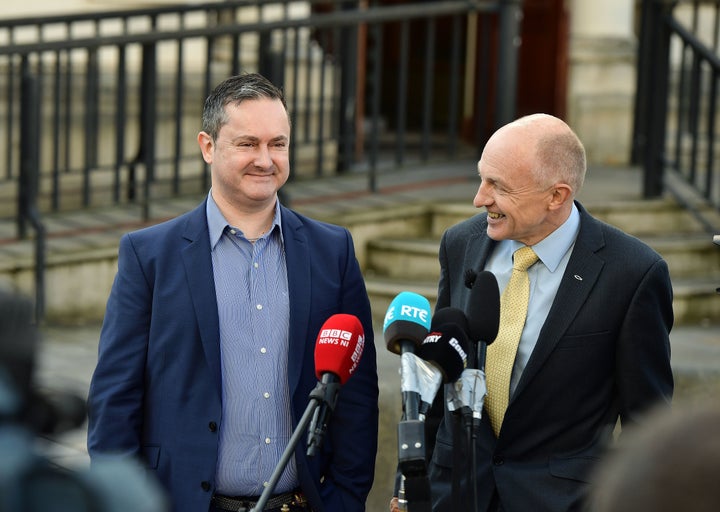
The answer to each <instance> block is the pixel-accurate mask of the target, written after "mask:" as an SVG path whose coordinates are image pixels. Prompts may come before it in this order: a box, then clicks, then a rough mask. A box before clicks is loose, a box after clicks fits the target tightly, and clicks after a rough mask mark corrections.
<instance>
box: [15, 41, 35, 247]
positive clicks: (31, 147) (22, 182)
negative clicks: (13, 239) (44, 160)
mask: <svg viewBox="0 0 720 512" xmlns="http://www.w3.org/2000/svg"><path fill="white" fill-rule="evenodd" d="M20 66H21V72H20V73H21V84H22V85H21V87H20V176H19V180H18V189H19V190H18V216H17V234H18V238H20V239H25V238H27V221H28V220H29V219H30V209H31V208H32V206H33V204H34V203H35V201H36V200H37V193H38V166H39V163H40V155H39V147H40V146H39V144H38V141H39V140H40V93H39V86H38V80H37V77H35V76H33V74H32V72H31V70H30V61H29V57H28V56H27V55H23V57H22V63H21V65H20Z"/></svg>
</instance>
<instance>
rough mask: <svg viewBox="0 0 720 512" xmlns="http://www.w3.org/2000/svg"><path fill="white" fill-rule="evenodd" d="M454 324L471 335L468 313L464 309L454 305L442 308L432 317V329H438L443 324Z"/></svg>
mask: <svg viewBox="0 0 720 512" xmlns="http://www.w3.org/2000/svg"><path fill="white" fill-rule="evenodd" d="M444 324H454V325H457V326H458V327H459V328H460V329H462V330H463V331H464V332H465V335H466V336H469V333H470V325H469V324H468V319H467V315H465V312H464V311H463V310H462V309H459V308H454V307H451V306H450V307H446V308H440V309H438V310H437V311H435V314H434V315H433V317H432V324H431V327H430V329H431V330H433V331H437V330H438V329H439V328H440V326H441V325H444Z"/></svg>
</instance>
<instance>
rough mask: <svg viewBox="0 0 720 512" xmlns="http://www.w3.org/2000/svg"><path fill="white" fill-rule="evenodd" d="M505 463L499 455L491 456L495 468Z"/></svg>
mask: <svg viewBox="0 0 720 512" xmlns="http://www.w3.org/2000/svg"><path fill="white" fill-rule="evenodd" d="M504 463H505V459H503V458H502V457H501V456H500V455H493V464H495V465H496V466H502V465H503V464H504Z"/></svg>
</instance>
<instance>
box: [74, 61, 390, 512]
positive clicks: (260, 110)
mask: <svg viewBox="0 0 720 512" xmlns="http://www.w3.org/2000/svg"><path fill="white" fill-rule="evenodd" d="M202 121H203V128H202V131H201V132H200V133H199V135H198V143H199V145H200V149H201V151H202V156H203V159H204V160H205V162H207V164H208V165H209V166H210V172H211V189H210V192H209V194H208V196H207V199H206V200H205V201H203V203H202V204H201V205H199V206H198V207H197V208H196V209H195V210H193V211H191V212H189V213H186V214H184V215H182V216H180V217H178V218H176V219H173V220H170V221H168V222H165V223H162V224H159V225H156V226H153V227H149V228H146V229H143V230H140V231H137V232H134V233H129V234H126V235H125V236H123V237H122V239H121V241H120V248H119V258H118V272H117V275H116V278H115V282H114V284H113V287H112V291H111V293H110V297H109V299H108V303H107V311H106V314H105V320H104V323H103V328H102V332H101V336H100V346H99V358H98V363H97V367H96V369H95V373H94V375H93V379H92V383H91V387H90V394H89V401H88V408H89V425H88V429H89V430H88V451H89V453H90V456H91V457H92V458H97V457H103V456H109V455H127V456H137V457H140V458H141V459H142V460H144V462H145V463H146V464H147V467H148V468H149V469H151V470H153V471H154V473H155V474H156V475H157V477H158V478H159V480H160V482H161V483H162V484H163V485H164V486H165V488H166V489H167V491H168V494H169V497H170V500H171V503H172V510H175V511H188V512H197V511H204V510H210V511H221V510H250V509H251V508H253V507H254V503H255V502H257V500H258V498H259V496H260V495H261V494H262V491H263V489H264V485H265V484H266V483H267V480H268V479H269V478H270V476H271V475H272V474H273V471H274V468H275V467H276V465H277V464H278V462H279V460H280V458H281V455H282V453H283V451H284V450H285V448H286V446H287V445H288V441H289V439H290V437H291V435H292V432H293V429H294V427H295V426H296V425H297V423H298V421H299V420H300V418H301V416H302V414H303V412H304V411H305V409H306V407H307V404H308V402H309V394H310V392H311V391H312V389H313V388H314V387H315V386H316V384H317V377H316V376H315V367H314V350H315V340H316V338H317V335H318V331H319V330H320V328H321V326H322V325H323V323H324V322H325V321H326V320H327V319H328V318H329V317H330V316H332V315H334V314H336V313H347V314H351V315H355V316H356V317H357V318H358V319H359V320H360V322H361V323H362V326H363V329H364V332H365V346H364V352H363V355H362V358H361V361H360V364H359V367H358V369H357V370H356V371H355V372H354V374H353V376H352V378H351V379H349V381H348V382H347V383H346V384H344V385H343V386H342V388H341V389H340V393H339V397H338V400H337V404H336V407H335V409H334V411H333V414H332V418H331V421H330V425H329V429H328V432H327V434H326V435H325V437H324V443H323V445H322V447H321V450H320V452H319V453H317V454H316V455H315V456H312V457H308V456H307V455H306V446H304V443H300V444H299V446H298V448H297V449H296V450H295V453H294V456H293V457H292V458H291V460H290V462H289V464H288V465H287V468H286V469H285V471H284V472H283V474H282V476H281V477H280V479H279V481H278V483H277V486H276V488H275V489H274V491H275V494H274V496H273V497H272V498H271V499H270V500H269V501H268V507H267V508H266V509H265V510H280V509H281V508H282V507H283V505H287V506H288V507H289V509H290V510H293V511H294V510H314V511H316V512H320V511H331V512H338V511H348V512H354V511H357V512H360V511H363V510H364V509H365V501H366V498H367V495H368V493H369V491H370V488H371V486H372V482H373V475H374V466H375V455H376V451H377V429H378V384H377V367H376V353H375V348H374V344H373V329H372V323H371V314H370V303H369V300H368V296H367V292H366V289H365V284H364V281H363V278H362V275H361V273H360V268H359V265H358V262H357V259H356V257H355V252H354V246H353V241H352V238H351V236H350V233H349V232H348V230H347V229H344V228H341V227H338V226H333V225H330V224H326V223H321V222H318V221H315V220H311V219H308V218H306V217H304V216H302V215H299V214H298V213H296V212H294V211H292V210H290V209H288V208H286V207H285V206H283V205H282V204H281V203H280V201H279V200H278V190H279V189H280V188H281V187H282V186H283V184H285V182H286V181H287V179H288V175H289V172H290V169H289V158H288V152H289V147H290V119H289V115H288V111H287V105H286V103H285V99H284V97H283V95H282V92H281V91H280V90H279V89H277V88H276V87H275V86H273V85H272V84H271V83H270V82H269V81H267V80H266V79H265V78H263V77H262V76H260V75H257V74H245V75H241V76H234V77H231V78H229V79H227V80H226V81H224V82H222V83H221V84H220V85H218V86H217V87H216V89H215V90H214V91H213V92H212V93H211V95H210V96H209V97H208V98H207V100H206V102H205V107H204V110H203V119H202ZM283 510H285V509H283Z"/></svg>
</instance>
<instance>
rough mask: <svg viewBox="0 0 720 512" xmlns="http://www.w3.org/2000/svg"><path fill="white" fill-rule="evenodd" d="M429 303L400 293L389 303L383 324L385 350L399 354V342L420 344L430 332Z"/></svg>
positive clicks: (417, 297)
mask: <svg viewBox="0 0 720 512" xmlns="http://www.w3.org/2000/svg"><path fill="white" fill-rule="evenodd" d="M430 316H431V313H430V302H429V301H428V300H427V299H426V298H425V297H423V296H422V295H419V294H417V293H413V292H400V293H399V294H398V295H397V296H396V297H395V298H394V299H393V300H392V302H391V303H390V306H389V307H388V309H387V312H386V313H385V321H384V322H383V335H384V337H385V343H386V345H387V349H388V350H389V351H390V352H393V353H395V354H400V353H401V347H400V342H401V341H403V340H405V341H411V342H412V343H414V344H415V346H420V344H421V343H422V342H423V340H424V339H425V336H427V333H428V331H429V330H430Z"/></svg>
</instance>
